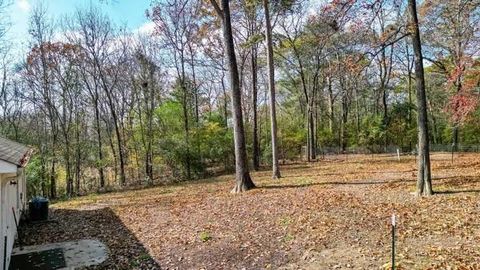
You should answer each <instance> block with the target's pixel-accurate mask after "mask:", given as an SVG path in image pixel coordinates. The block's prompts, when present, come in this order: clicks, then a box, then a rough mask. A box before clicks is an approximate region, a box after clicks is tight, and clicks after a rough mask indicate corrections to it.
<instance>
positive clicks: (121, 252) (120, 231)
mask: <svg viewBox="0 0 480 270" xmlns="http://www.w3.org/2000/svg"><path fill="white" fill-rule="evenodd" d="M49 218H50V221H49V222H44V223H25V224H23V226H22V227H21V237H22V241H23V245H27V246H30V245H40V244H47V243H56V242H65V241H76V240H81V239H97V240H99V241H101V242H103V243H104V244H105V245H106V246H107V247H108V249H109V251H108V258H107V260H106V261H105V262H103V263H101V264H100V265H96V266H90V267H88V268H87V269H161V267H160V265H158V263H157V262H156V261H155V260H154V259H153V258H152V256H151V255H150V254H149V253H148V250H147V249H146V248H145V247H144V246H143V244H142V243H141V242H140V240H139V239H138V238H136V237H135V235H134V234H133V233H132V232H131V231H130V230H129V229H128V228H127V227H126V226H125V225H124V224H123V222H122V221H121V220H120V218H119V217H118V216H117V215H116V214H115V213H114V212H113V211H112V210H111V209H110V208H102V209H95V210H81V211H80V210H71V209H51V210H50V217H49ZM15 246H18V241H17V242H16V243H15ZM29 269H35V268H34V267H30V268H29ZM82 269H83V268H82Z"/></svg>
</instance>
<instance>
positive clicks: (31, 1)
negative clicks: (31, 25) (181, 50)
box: [7, 0, 153, 54]
mask: <svg viewBox="0 0 480 270" xmlns="http://www.w3.org/2000/svg"><path fill="white" fill-rule="evenodd" d="M11 1H12V3H11V5H10V6H9V8H8V13H7V14H8V15H9V18H8V20H9V22H10V24H11V26H10V28H9V32H8V33H7V37H8V40H9V42H10V43H11V45H12V48H14V50H15V51H16V52H15V53H16V54H21V52H22V51H25V50H26V48H27V41H28V19H29V16H30V11H31V10H32V8H33V7H34V6H35V5H37V4H38V3H40V2H43V4H44V6H46V7H47V10H48V14H49V16H50V17H54V18H56V19H59V18H61V17H63V16H64V15H69V14H73V12H75V10H76V9H77V8H82V7H87V6H88V5H90V4H91V3H93V4H94V5H95V6H97V7H99V8H100V9H102V11H103V12H104V13H105V14H106V15H108V17H110V19H111V20H112V21H113V23H114V24H115V25H122V26H126V27H127V28H128V29H129V30H131V31H140V32H148V31H150V30H151V29H153V23H151V22H149V20H148V19H147V18H146V17H145V10H147V9H148V8H149V7H150V3H151V0H107V1H100V0H11Z"/></svg>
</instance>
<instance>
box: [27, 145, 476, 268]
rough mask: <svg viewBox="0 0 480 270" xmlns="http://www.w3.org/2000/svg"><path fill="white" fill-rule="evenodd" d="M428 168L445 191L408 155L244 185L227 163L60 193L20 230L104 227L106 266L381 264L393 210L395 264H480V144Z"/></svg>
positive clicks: (94, 234) (329, 162)
mask: <svg viewBox="0 0 480 270" xmlns="http://www.w3.org/2000/svg"><path fill="white" fill-rule="evenodd" d="M432 172H433V178H434V181H433V183H434V189H435V191H437V192H438V193H437V194H436V195H434V196H431V197H427V198H418V197H416V196H414V194H413V192H414V188H415V179H416V166H415V157H413V156H412V157H405V156H403V157H402V159H401V160H400V161H397V159H396V157H393V156H387V155H374V156H372V155H356V156H352V155H349V156H345V155H343V156H331V157H327V158H326V159H324V160H320V161H318V162H315V163H301V164H291V165H285V166H282V175H283V178H282V179H281V180H271V179H270V172H269V171H262V172H255V173H253V179H254V181H255V183H256V184H257V185H258V188H257V189H255V190H252V191H249V192H247V193H244V194H240V195H238V194H237V195H234V194H230V193H229V191H230V189H231V188H232V186H233V176H232V175H227V176H222V177H217V178H213V179H208V180H205V181H201V182H194V183H183V184H178V185H172V186H165V187H155V188H150V189H144V190H137V191H126V192H119V193H110V194H104V195H91V196H87V197H81V198H78V199H74V200H71V201H68V202H60V203H57V204H55V205H53V211H52V217H53V218H54V220H55V222H50V223H47V224H42V225H35V227H33V226H27V228H26V229H25V230H24V231H25V232H24V234H25V235H26V237H24V238H25V239H26V242H27V243H28V244H39V243H45V242H55V241H66V240H72V239H82V238H98V239H100V240H102V241H103V242H105V243H106V244H107V245H108V247H109V248H110V259H109V260H108V261H107V262H105V263H104V264H103V265H102V266H101V267H99V268H102V269H160V268H161V269H264V268H266V269H278V268H283V269H382V268H386V267H388V262H389V258H390V257H389V256H390V248H391V244H390V243H391V242H390V241H391V239H390V225H389V224H390V216H391V214H392V213H393V212H395V213H396V214H397V215H398V217H399V221H398V223H399V224H398V229H397V235H398V239H397V262H398V265H397V266H398V268H397V269H480V221H479V217H480V215H479V214H480V201H479V198H480V155H479V154H459V155H456V156H455V160H454V162H453V163H452V161H451V156H450V155H449V154H434V155H433V156H432Z"/></svg>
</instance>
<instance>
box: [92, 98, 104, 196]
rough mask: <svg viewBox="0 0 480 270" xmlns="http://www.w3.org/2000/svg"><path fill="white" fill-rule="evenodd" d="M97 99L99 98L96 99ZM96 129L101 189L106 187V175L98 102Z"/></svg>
mask: <svg viewBox="0 0 480 270" xmlns="http://www.w3.org/2000/svg"><path fill="white" fill-rule="evenodd" d="M95 99H97V98H95ZM94 105H95V129H96V131H97V147H98V162H99V165H98V174H99V177H100V187H101V188H103V187H105V174H104V172H103V150H102V132H101V127H100V110H99V108H98V100H96V101H95V104H94Z"/></svg>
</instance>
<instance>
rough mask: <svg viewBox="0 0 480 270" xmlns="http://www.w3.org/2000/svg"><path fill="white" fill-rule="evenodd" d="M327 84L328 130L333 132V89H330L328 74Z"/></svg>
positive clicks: (330, 79)
mask: <svg viewBox="0 0 480 270" xmlns="http://www.w3.org/2000/svg"><path fill="white" fill-rule="evenodd" d="M327 84H328V88H327V89H328V130H329V131H330V132H331V133H332V134H333V122H334V117H335V116H334V115H333V90H332V78H331V77H330V76H328V77H327Z"/></svg>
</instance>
